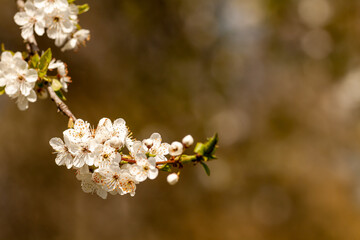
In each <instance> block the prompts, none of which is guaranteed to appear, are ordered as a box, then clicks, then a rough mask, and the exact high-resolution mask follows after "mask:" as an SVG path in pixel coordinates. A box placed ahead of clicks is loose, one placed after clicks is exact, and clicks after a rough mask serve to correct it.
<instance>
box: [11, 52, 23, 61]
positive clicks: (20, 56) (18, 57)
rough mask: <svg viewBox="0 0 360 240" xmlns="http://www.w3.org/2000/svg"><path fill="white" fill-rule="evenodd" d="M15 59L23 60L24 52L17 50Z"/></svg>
mask: <svg viewBox="0 0 360 240" xmlns="http://www.w3.org/2000/svg"><path fill="white" fill-rule="evenodd" d="M15 59H21V60H23V58H22V53H21V52H16V53H15V54H14V56H13V60H15Z"/></svg>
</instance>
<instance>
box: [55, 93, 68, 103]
mask: <svg viewBox="0 0 360 240" xmlns="http://www.w3.org/2000/svg"><path fill="white" fill-rule="evenodd" d="M55 93H56V95H57V96H58V97H59V98H60V99H61V100H63V101H66V98H65V96H64V94H63V93H62V91H61V90H58V91H55Z"/></svg>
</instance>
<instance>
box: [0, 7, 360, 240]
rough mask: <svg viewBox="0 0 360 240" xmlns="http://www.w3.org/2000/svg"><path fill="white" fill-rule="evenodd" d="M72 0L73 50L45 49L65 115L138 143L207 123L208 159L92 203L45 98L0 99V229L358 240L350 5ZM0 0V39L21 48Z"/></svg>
mask: <svg viewBox="0 0 360 240" xmlns="http://www.w3.org/2000/svg"><path fill="white" fill-rule="evenodd" d="M77 2H78V3H79V4H80V3H85V1H83V0H81V1H80V0H78V1H77ZM87 2H88V3H89V4H90V6H91V10H90V12H88V13H86V14H83V15H81V16H80V24H81V25H82V26H83V27H84V28H89V29H90V30H91V33H92V38H91V41H90V42H89V43H88V45H87V47H86V48H81V49H80V51H78V52H77V53H73V52H66V53H61V52H60V51H59V50H58V49H57V50H55V48H54V51H53V52H54V56H55V57H56V58H57V59H61V60H63V61H64V62H66V63H67V64H68V66H69V75H70V76H71V77H72V79H73V84H71V86H70V87H69V93H68V94H67V95H66V96H67V98H68V101H67V103H68V105H69V106H70V108H71V109H72V110H73V112H74V113H75V115H76V116H77V117H79V118H82V119H85V120H87V121H89V122H91V123H92V124H93V125H95V124H97V122H98V120H99V119H100V118H102V117H105V116H106V117H109V118H111V119H116V118H118V117H122V118H124V119H125V120H126V121H127V123H128V125H129V127H130V128H131V130H132V131H133V132H134V134H135V136H137V137H138V138H140V139H142V138H145V137H148V136H150V134H151V133H152V132H155V131H156V132H159V133H160V134H162V136H163V139H164V140H165V141H168V142H171V141H173V140H179V139H181V138H182V137H183V136H185V135H187V134H192V135H193V136H194V138H195V139H196V140H198V141H202V140H204V139H205V138H206V137H207V136H210V135H212V134H213V133H214V132H218V133H219V135H220V149H219V150H218V153H217V155H218V157H219V160H217V161H214V162H211V163H209V166H210V168H211V170H212V174H211V176H210V177H207V176H206V175H205V173H204V171H203V170H202V169H201V167H199V166H198V167H196V168H191V167H189V168H187V169H185V171H183V173H182V175H181V179H180V182H179V183H178V184H177V185H176V186H174V187H173V186H169V185H168V184H167V183H166V174H165V173H162V174H161V175H160V177H158V178H157V179H156V180H154V181H146V182H145V183H142V184H141V185H139V186H138V189H137V193H136V195H135V197H133V198H131V197H130V196H115V197H114V196H110V197H109V199H107V200H102V199H101V198H99V197H97V196H96V195H89V194H85V193H83V192H82V190H81V188H80V182H78V181H77V180H76V179H75V175H74V173H73V172H72V171H69V170H67V169H66V168H65V167H58V166H56V164H55V162H54V158H55V156H54V155H52V154H51V152H52V149H51V148H50V146H49V145H48V141H49V139H50V138H51V137H55V136H61V135H62V131H63V130H64V129H65V128H66V125H67V119H66V117H64V116H62V115H60V114H58V113H56V109H55V105H54V104H53V103H52V102H51V101H49V100H39V101H38V102H36V103H35V104H31V105H30V108H29V110H28V111H26V112H20V111H19V110H18V109H17V107H16V105H15V103H14V102H13V101H12V100H10V99H9V98H8V97H7V96H1V98H0V111H1V114H0V122H1V127H0V190H1V194H0V211H1V213H0V239H87V240H91V239H142V240H147V239H151V240H152V239H181V240H183V239H189V240H191V239H216V240H217V239H229V240H232V239H244V240H282V239H284V240H287V239H292V240H313V239H314V240H315V239H316V240H319V239H330V240H331V239H341V240H353V239H354V240H356V239H360V111H359V110H360V108H359V107H360V1H358V0H346V1H335V0H196V1H191V0H142V1H141V0H103V1H99V0H98V1H96V0H89V1H87ZM0 4H1V8H0V41H1V42H3V43H5V46H6V47H7V48H8V49H11V50H14V51H16V50H24V45H23V43H22V40H21V37H20V30H19V29H18V27H17V26H16V25H15V23H14V22H13V15H14V14H15V12H16V7H15V3H14V1H13V0H0ZM38 41H39V45H40V48H41V49H44V50H45V49H46V48H48V47H52V48H53V47H54V44H53V41H50V40H48V39H46V37H42V38H38Z"/></svg>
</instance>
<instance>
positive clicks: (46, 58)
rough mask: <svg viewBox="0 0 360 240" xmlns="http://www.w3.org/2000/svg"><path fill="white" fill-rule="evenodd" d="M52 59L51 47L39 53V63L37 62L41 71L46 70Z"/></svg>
mask: <svg viewBox="0 0 360 240" xmlns="http://www.w3.org/2000/svg"><path fill="white" fill-rule="evenodd" d="M51 59H52V53H51V49H50V48H48V49H47V50H46V51H45V52H44V53H43V55H41V58H40V64H39V69H40V71H41V72H45V74H46V71H47V68H48V67H49V63H50V62H51Z"/></svg>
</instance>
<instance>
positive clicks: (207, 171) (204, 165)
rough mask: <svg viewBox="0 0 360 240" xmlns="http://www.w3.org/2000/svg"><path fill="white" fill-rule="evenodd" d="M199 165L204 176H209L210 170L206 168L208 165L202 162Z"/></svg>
mask: <svg viewBox="0 0 360 240" xmlns="http://www.w3.org/2000/svg"><path fill="white" fill-rule="evenodd" d="M200 164H201V166H203V168H204V170H205V172H206V174H207V175H208V176H210V168H209V167H208V165H206V163H204V162H200Z"/></svg>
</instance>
